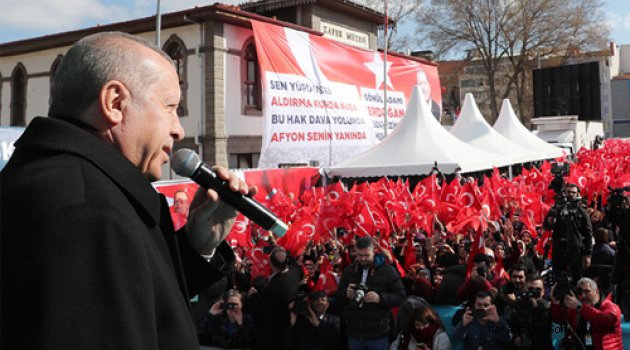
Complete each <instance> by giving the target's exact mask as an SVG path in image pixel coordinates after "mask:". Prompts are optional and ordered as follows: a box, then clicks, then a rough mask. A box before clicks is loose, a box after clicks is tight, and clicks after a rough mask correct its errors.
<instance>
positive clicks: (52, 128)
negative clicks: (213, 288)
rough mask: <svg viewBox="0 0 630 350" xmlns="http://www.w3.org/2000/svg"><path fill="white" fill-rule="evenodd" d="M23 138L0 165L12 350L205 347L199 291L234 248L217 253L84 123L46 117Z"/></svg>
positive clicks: (6, 320)
mask: <svg viewBox="0 0 630 350" xmlns="http://www.w3.org/2000/svg"><path fill="white" fill-rule="evenodd" d="M15 146H16V150H15V152H14V153H13V156H12V158H11V160H10V161H9V163H8V164H7V165H6V167H5V168H4V170H3V171H2V174H1V185H2V188H1V194H0V198H1V200H2V215H1V216H2V231H1V239H2V312H1V315H2V334H1V335H0V337H1V339H2V345H3V346H2V348H3V349H8V348H10V349H152V350H153V349H195V350H197V349H199V344H198V341H197V337H196V332H195V326H194V324H193V322H192V319H191V315H190V312H189V303H188V300H189V296H190V295H194V294H196V293H198V292H199V291H201V290H203V289H205V288H206V287H207V286H208V285H210V284H211V283H212V282H214V281H215V280H218V279H220V278H221V277H222V276H223V275H224V272H227V271H222V270H220V269H219V268H222V267H225V266H227V264H226V262H227V260H230V259H233V258H234V256H233V254H232V253H231V250H230V249H229V247H228V246H227V245H225V243H224V244H223V246H221V247H220V248H219V249H218V251H220V252H219V253H217V254H215V256H214V257H213V264H209V263H207V262H206V261H205V260H204V259H203V257H201V256H199V255H198V254H197V253H196V252H195V251H194V250H193V249H192V248H191V247H190V246H189V245H188V244H187V242H186V240H185V239H182V238H183V237H182V236H181V234H180V232H178V234H176V233H175V232H174V231H173V225H172V222H171V219H170V215H169V211H168V207H167V205H166V201H165V199H164V197H163V196H160V195H159V194H158V193H157V192H156V191H155V190H154V188H153V187H152V186H151V184H150V183H149V182H148V181H147V180H146V179H145V178H144V176H143V175H142V174H141V173H140V172H139V171H138V169H137V168H136V167H135V166H134V165H133V164H132V163H131V162H130V161H128V160H127V159H126V158H124V157H123V156H122V155H121V154H120V153H118V152H117V151H116V150H115V149H114V148H113V147H111V146H109V145H106V144H105V143H104V142H102V141H100V140H98V139H97V138H96V137H94V136H93V135H92V134H90V133H88V132H86V131H84V130H83V129H81V128H79V127H77V126H75V125H73V124H70V123H68V122H64V121H60V120H54V119H48V118H36V119H35V120H33V122H32V123H31V124H30V125H29V127H28V128H27V129H26V131H25V132H24V134H23V136H22V137H21V138H20V139H19V140H18V141H17V142H16V144H15ZM181 233H183V231H182V232H181ZM221 258H224V259H221ZM184 271H185V272H186V274H184Z"/></svg>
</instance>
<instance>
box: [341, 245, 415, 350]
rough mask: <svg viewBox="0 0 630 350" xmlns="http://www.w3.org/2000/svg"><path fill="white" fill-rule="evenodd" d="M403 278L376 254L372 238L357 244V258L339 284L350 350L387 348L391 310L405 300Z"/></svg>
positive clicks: (347, 268) (344, 273)
mask: <svg viewBox="0 0 630 350" xmlns="http://www.w3.org/2000/svg"><path fill="white" fill-rule="evenodd" d="M405 297H406V296H405V287H404V286H403V284H402V281H401V279H400V275H399V274H398V272H396V270H395V269H394V268H393V267H392V266H391V265H389V264H387V263H385V259H384V257H383V256H381V255H377V256H375V255H374V242H373V241H372V238H370V237H361V238H359V239H357V241H356V259H355V261H354V263H352V264H351V265H350V266H348V267H346V269H345V270H344V272H343V275H342V277H341V280H340V281H339V289H338V291H337V300H338V301H339V304H340V307H341V308H343V309H344V316H345V325H346V333H347V335H348V349H349V350H359V349H386V348H387V344H388V338H389V335H390V319H391V318H392V316H391V311H390V309H391V308H392V307H396V306H399V305H400V304H402V303H403V302H404V301H405Z"/></svg>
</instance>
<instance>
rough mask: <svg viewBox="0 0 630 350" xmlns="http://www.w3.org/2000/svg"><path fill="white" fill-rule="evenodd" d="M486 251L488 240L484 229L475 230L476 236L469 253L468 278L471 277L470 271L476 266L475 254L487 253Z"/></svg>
mask: <svg viewBox="0 0 630 350" xmlns="http://www.w3.org/2000/svg"><path fill="white" fill-rule="evenodd" d="M485 252H486V240H485V238H484V235H483V230H481V229H478V230H477V231H475V237H474V239H473V241H472V244H471V249H470V255H468V264H467V265H466V278H469V277H470V272H471V271H472V269H473V266H475V255H477V254H485Z"/></svg>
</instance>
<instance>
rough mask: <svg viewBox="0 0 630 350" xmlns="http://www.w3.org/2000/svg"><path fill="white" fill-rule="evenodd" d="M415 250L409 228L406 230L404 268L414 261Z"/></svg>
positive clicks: (407, 267)
mask: <svg viewBox="0 0 630 350" xmlns="http://www.w3.org/2000/svg"><path fill="white" fill-rule="evenodd" d="M416 261H417V260H416V250H415V249H414V248H413V238H412V236H411V230H409V231H407V247H405V270H407V269H409V268H410V267H411V265H413V264H415V263H416Z"/></svg>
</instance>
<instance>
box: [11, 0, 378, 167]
mask: <svg viewBox="0 0 630 350" xmlns="http://www.w3.org/2000/svg"><path fill="white" fill-rule="evenodd" d="M269 4H272V5H273V6H271V7H269V6H267V7H265V5H269ZM256 12H258V13H256ZM252 20H258V21H265V22H272V23H275V24H277V25H281V26H285V27H290V28H295V29H298V30H303V31H307V32H310V33H315V34H319V35H324V36H328V37H330V38H331V39H336V40H340V41H342V42H344V43H346V44H353V40H354V45H357V46H359V47H364V48H367V49H375V48H376V33H377V26H378V24H379V23H382V22H383V15H382V14H380V13H378V12H375V11H373V10H370V9H368V8H365V7H363V6H361V5H358V4H355V3H353V2H351V1H347V0H310V1H277V0H267V1H259V2H256V3H253V4H252V5H251V6H249V7H246V6H243V7H242V8H239V7H234V6H228V5H222V4H214V5H210V6H204V7H196V8H193V9H188V10H183V11H179V12H173V13H168V14H163V15H162V20H161V22H162V27H161V28H162V29H161V33H160V37H161V43H160V46H161V47H162V48H163V49H164V50H165V52H166V53H168V54H169V55H170V56H171V57H172V58H173V60H174V62H175V65H176V68H177V71H178V74H179V75H180V87H181V90H182V101H180V108H179V110H178V112H179V116H180V118H181V124H182V126H183V127H184V129H185V131H186V138H185V139H184V141H183V142H180V143H178V144H177V145H176V147H177V148H184V147H185V148H191V149H194V150H196V151H198V152H199V154H200V155H201V157H202V159H203V160H204V161H205V162H207V163H209V164H220V165H224V166H229V167H230V168H251V167H256V165H257V162H258V156H259V153H260V148H261V142H262V130H263V120H262V114H263V113H262V103H261V87H260V76H259V72H258V64H257V58H256V47H255V42H254V39H253V31H252V26H251V21H252ZM155 21H156V19H155V17H154V16H153V17H146V18H140V19H135V20H131V21H126V22H120V23H114V24H109V25H103V26H97V27H91V28H86V29H82V30H77V31H71V32H65V33H58V34H52V35H47V36H44V37H39V38H32V39H27V40H20V41H15V42H9V43H3V44H0V126H3V127H5V126H24V125H27V124H28V123H29V122H30V121H31V120H32V119H33V118H34V117H35V116H45V115H46V114H47V111H48V103H49V99H50V87H51V81H52V77H53V76H54V73H55V69H56V67H57V65H58V64H59V62H60V60H61V59H63V55H64V54H65V53H66V51H67V50H68V48H69V47H70V46H71V45H72V44H73V43H74V42H76V41H77V40H79V39H81V38H82V37H84V36H87V35H90V34H93V33H97V32H102V31H124V32H128V33H131V34H134V35H138V36H141V37H144V38H145V39H147V40H149V41H153V42H154V41H155V36H156V33H155ZM323 30H326V31H327V33H323V32H322V31H323ZM335 34H339V35H340V37H337V38H335ZM166 173H170V171H169V172H165V174H166ZM170 176H171V177H173V174H170Z"/></svg>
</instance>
